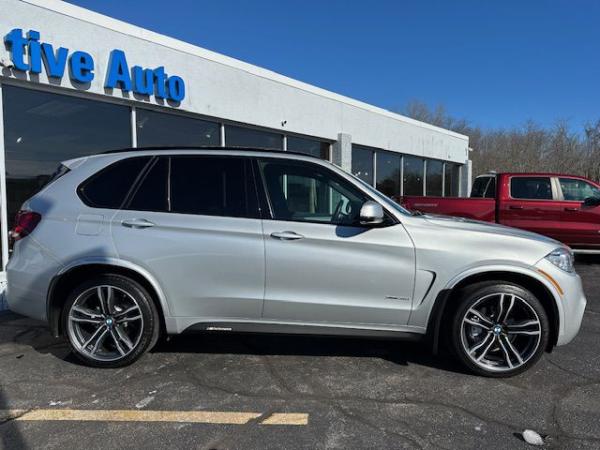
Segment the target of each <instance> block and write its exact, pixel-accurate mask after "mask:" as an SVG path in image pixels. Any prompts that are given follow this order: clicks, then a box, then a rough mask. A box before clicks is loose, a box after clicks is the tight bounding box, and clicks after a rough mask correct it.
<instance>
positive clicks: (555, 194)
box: [486, 175, 558, 202]
mask: <svg viewBox="0 0 600 450" xmlns="http://www.w3.org/2000/svg"><path fill="white" fill-rule="evenodd" d="M513 178H548V180H549V181H550V189H551V192H552V198H518V197H513V195H512V180H513ZM553 178H555V177H552V176H550V175H511V176H510V177H509V178H508V186H509V189H508V197H509V198H510V199H511V200H515V201H520V202H555V201H557V200H558V192H557V190H556V184H555V182H554V181H553ZM486 189H487V188H486ZM496 189H498V186H496Z"/></svg>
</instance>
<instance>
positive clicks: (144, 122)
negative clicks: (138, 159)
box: [136, 109, 221, 147]
mask: <svg viewBox="0 0 600 450" xmlns="http://www.w3.org/2000/svg"><path fill="white" fill-rule="evenodd" d="M136 122H137V144H138V147H150V146H161V145H168V146H173V145H181V146H190V147H193V146H202V145H220V141H221V138H220V125H219V124H218V123H215V122H208V121H205V120H199V119H192V118H191V117H184V116H180V115H176V114H165V113H160V112H156V111H150V110H147V109H137V110H136Z"/></svg>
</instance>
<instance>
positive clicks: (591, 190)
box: [559, 178, 600, 202]
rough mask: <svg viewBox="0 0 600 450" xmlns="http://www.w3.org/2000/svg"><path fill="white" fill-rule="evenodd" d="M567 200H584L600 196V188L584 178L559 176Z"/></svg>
mask: <svg viewBox="0 0 600 450" xmlns="http://www.w3.org/2000/svg"><path fill="white" fill-rule="evenodd" d="M559 182H560V188H561V189H562V193H563V197H564V199H565V200H570V201H577V202H582V201H584V200H585V199H586V198H589V197H600V189H598V188H597V187H596V186H594V185H592V184H591V183H588V182H587V181H584V180H577V179H575V178H559Z"/></svg>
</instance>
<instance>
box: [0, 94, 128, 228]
mask: <svg viewBox="0 0 600 450" xmlns="http://www.w3.org/2000/svg"><path fill="white" fill-rule="evenodd" d="M2 97H3V106H4V147H5V150H6V153H5V155H6V184H7V206H8V218H9V224H8V226H9V228H10V227H12V221H13V218H14V217H15V214H16V212H17V210H18V209H19V207H20V205H21V204H22V203H23V202H24V201H25V200H26V199H27V198H29V197H31V196H32V195H33V194H35V193H36V192H37V191H38V190H39V189H40V188H41V187H42V186H44V184H45V183H46V182H47V180H48V178H49V177H50V176H51V174H52V173H53V172H54V170H55V169H56V167H57V166H58V164H59V163H60V162H61V161H64V160H67V159H71V158H77V157H80V156H86V155H90V154H94V153H97V152H100V151H104V150H109V149H115V148H123V147H129V146H131V115H130V109H129V108H128V107H126V106H122V105H115V104H111V103H104V102H100V101H96V100H88V99H82V98H79V97H72V96H67V95H59V94H52V93H49V92H41V91H37V90H30V89H25V88H19V87H14V86H8V85H4V86H3V87H2Z"/></svg>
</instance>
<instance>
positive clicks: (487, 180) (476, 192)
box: [471, 176, 496, 198]
mask: <svg viewBox="0 0 600 450" xmlns="http://www.w3.org/2000/svg"><path fill="white" fill-rule="evenodd" d="M471 197H474V198H495V197H496V177H495V176H493V177H477V178H475V182H474V183H473V189H471Z"/></svg>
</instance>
